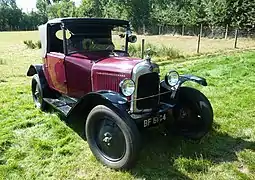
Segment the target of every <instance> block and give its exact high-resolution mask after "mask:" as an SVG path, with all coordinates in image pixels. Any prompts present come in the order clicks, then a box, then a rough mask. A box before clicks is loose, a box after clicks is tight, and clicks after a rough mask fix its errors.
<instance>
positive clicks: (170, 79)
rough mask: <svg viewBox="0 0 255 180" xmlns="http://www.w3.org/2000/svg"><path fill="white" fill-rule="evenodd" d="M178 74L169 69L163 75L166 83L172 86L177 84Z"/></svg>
mask: <svg viewBox="0 0 255 180" xmlns="http://www.w3.org/2000/svg"><path fill="white" fill-rule="evenodd" d="M179 79H180V75H179V73H178V72H177V71H175V70H171V71H169V72H168V73H167V74H166V76H165V82H166V84H167V85H169V86H171V87H173V86H175V85H177V84H178V82H179Z"/></svg>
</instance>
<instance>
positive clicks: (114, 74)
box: [27, 18, 213, 169]
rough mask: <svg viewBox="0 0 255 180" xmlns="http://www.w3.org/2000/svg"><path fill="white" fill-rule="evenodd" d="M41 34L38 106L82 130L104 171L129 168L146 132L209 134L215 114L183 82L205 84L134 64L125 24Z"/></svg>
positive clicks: (65, 25)
mask: <svg viewBox="0 0 255 180" xmlns="http://www.w3.org/2000/svg"><path fill="white" fill-rule="evenodd" d="M39 32H40V38H41V43H42V57H43V63H42V64H35V65H31V66H30V67H29V69H28V72H27V76H32V97H33V100H34V103H35V106H36V107H37V108H40V109H41V110H46V108H47V107H51V106H53V107H54V108H56V109H57V110H59V111H60V112H61V113H62V114H63V115H64V116H65V117H66V119H67V122H72V123H80V128H81V129H83V131H84V134H85V137H86V140H87V142H88V144H89V147H90V149H91V151H92V153H93V154H94V156H95V157H96V158H97V159H98V160H99V161H100V162H101V163H103V164H104V165H106V166H108V167H110V168H113V169H127V168H131V167H132V166H133V165H134V163H135V162H136V159H137V156H138V153H139V149H140V145H141V143H140V132H141V130H143V129H145V128H149V127H152V126H157V125H158V124H161V123H163V122H164V123H165V124H166V126H165V127H166V128H167V129H168V131H169V132H172V133H173V134H177V135H181V136H184V137H187V138H191V139H200V138H202V137H203V136H204V135H205V134H207V133H208V132H209V130H210V129H211V127H212V123H213V109H212V106H211V104H210V102H209V101H208V99H207V98H206V96H205V95H204V94H202V93H201V92H200V91H198V90H197V89H194V88H191V87H183V86H182V84H183V83H184V82H186V81H193V82H196V83H198V84H201V85H203V86H207V82H206V80H205V79H204V78H201V77H197V76H194V75H179V74H178V72H177V71H174V70H171V71H169V72H168V73H167V74H166V75H165V79H164V80H160V69H159V66H158V65H157V64H155V63H153V62H152V61H151V57H150V56H149V55H147V57H146V58H144V59H141V58H134V57H130V56H129V53H128V47H129V43H135V42H136V40H137V38H136V36H135V35H132V32H131V25H130V23H129V22H128V21H125V20H118V19H100V18H61V19H53V20H50V21H48V22H47V23H46V24H44V25H41V26H39ZM114 41H116V42H114ZM121 42H122V44H121ZM49 105H51V106H49ZM162 125H163V124H162Z"/></svg>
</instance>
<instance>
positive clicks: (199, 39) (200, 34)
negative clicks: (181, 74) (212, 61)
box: [197, 24, 203, 53]
mask: <svg viewBox="0 0 255 180" xmlns="http://www.w3.org/2000/svg"><path fill="white" fill-rule="evenodd" d="M202 33H203V25H202V24H201V26H200V33H199V35H198V41H197V53H200V42H201V36H202Z"/></svg>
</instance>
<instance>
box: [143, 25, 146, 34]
mask: <svg viewBox="0 0 255 180" xmlns="http://www.w3.org/2000/svg"><path fill="white" fill-rule="evenodd" d="M145 33H146V29H145V24H143V35H145Z"/></svg>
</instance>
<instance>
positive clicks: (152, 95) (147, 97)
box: [128, 90, 173, 102]
mask: <svg viewBox="0 0 255 180" xmlns="http://www.w3.org/2000/svg"><path fill="white" fill-rule="evenodd" d="M171 92H173V91H172V90H171V91H167V92H163V93H159V94H155V95H152V96H148V97H145V98H138V99H133V100H130V101H128V102H132V101H140V100H144V99H149V98H153V97H157V96H161V95H164V94H168V93H171Z"/></svg>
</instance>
